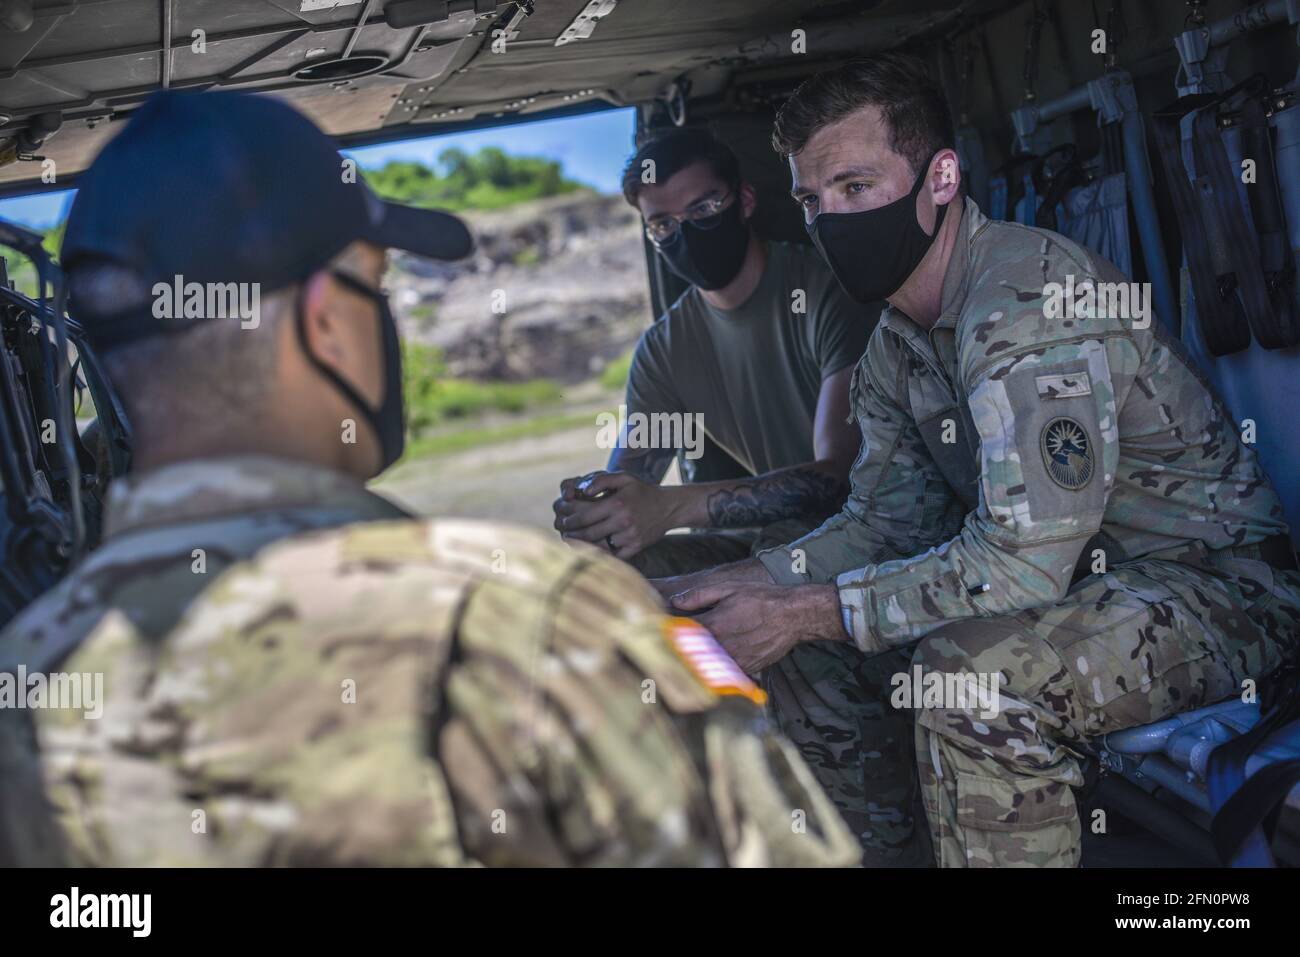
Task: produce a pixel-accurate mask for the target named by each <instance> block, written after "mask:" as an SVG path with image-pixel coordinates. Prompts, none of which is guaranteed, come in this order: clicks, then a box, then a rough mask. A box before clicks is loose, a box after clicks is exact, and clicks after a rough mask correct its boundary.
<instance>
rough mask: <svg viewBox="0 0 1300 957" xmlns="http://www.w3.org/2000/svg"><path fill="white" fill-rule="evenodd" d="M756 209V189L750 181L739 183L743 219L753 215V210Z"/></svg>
mask: <svg viewBox="0 0 1300 957" xmlns="http://www.w3.org/2000/svg"><path fill="white" fill-rule="evenodd" d="M756 209H758V191H757V190H755V189H754V186H753V184H752V183H741V184H740V211H741V213H742V214H743V215H744V217H745V219H749V218H750V217H751V216H753V215H754V210H756Z"/></svg>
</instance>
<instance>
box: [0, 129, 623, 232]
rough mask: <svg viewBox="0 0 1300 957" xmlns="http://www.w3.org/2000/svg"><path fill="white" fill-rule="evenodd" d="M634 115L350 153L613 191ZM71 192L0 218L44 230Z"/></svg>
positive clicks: (13, 203) (42, 197)
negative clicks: (528, 163) (533, 169)
mask: <svg viewBox="0 0 1300 957" xmlns="http://www.w3.org/2000/svg"><path fill="white" fill-rule="evenodd" d="M634 129H635V111H633V110H631V109H620V110H604V111H602V112H600V113H588V114H586V115H584V116H572V117H566V118H564V119H558V120H541V121H533V122H531V123H519V124H516V125H513V126H498V127H495V128H494V129H490V130H479V131H477V132H474V133H453V134H450V135H447V136H430V137H425V138H423V139H418V140H407V141H405V142H402V143H388V144H385V145H383V146H369V147H366V148H365V149H359V150H348V151H346V152H347V155H349V156H354V157H356V160H357V162H358V163H360V164H361V165H362V166H363V167H372V166H383V165H384V164H385V163H386V162H388V161H389V160H390V159H402V160H421V161H423V162H425V163H429V164H432V163H433V161H434V160H435V159H436V158H437V156H438V154H439V153H441V152H442V151H443V150H445V149H447V148H448V147H451V146H459V147H460V148H461V149H464V150H467V151H469V152H473V151H475V150H478V149H480V148H482V147H484V146H499V147H501V148H502V149H504V150H506V151H507V152H510V153H515V154H520V155H527V156H544V157H546V158H547V159H554V160H559V161H560V162H561V163H562V164H563V165H564V175H565V176H567V177H568V178H569V179H576V180H578V181H579V182H583V183H586V184H588V185H590V186H593V187H595V188H596V189H598V190H600V191H602V192H607V193H612V192H617V190H618V188H619V179H620V176H621V174H622V171H623V164H624V163H625V162H626V161H627V157H628V155H629V154H630V153H631V152H632V136H633V131H634ZM73 195H74V191H73V190H63V191H61V192H57V193H42V194H39V195H36V196H21V197H18V198H15V199H4V200H0V217H3V218H4V219H10V220H13V221H14V222H18V223H22V224H24V225H27V226H31V227H33V228H35V229H48V228H49V227H50V226H53V225H54V224H56V223H58V222H59V221H60V220H61V219H63V217H64V216H65V215H67V207H68V205H69V204H70V203H71V202H72V197H73Z"/></svg>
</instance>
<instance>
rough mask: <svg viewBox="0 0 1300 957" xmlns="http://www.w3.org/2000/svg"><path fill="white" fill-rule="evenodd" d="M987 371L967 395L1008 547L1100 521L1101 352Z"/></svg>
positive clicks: (1096, 346)
mask: <svg viewBox="0 0 1300 957" xmlns="http://www.w3.org/2000/svg"><path fill="white" fill-rule="evenodd" d="M1065 351H1068V352H1069V353H1070V357H1069V358H1067V359H1064V360H1060V361H1050V358H1051V354H1050V353H1049V357H1048V361H1044V358H1045V357H1044V356H1042V355H1036V354H1031V355H1027V356H1021V357H1018V358H1017V359H1016V360H1014V361H1013V362H1012V363H1011V364H1009V365H1005V366H1002V367H1000V368H998V369H995V370H994V371H993V372H992V373H991V374H990V375H988V376H987V377H986V378H985V379H984V380H983V381H981V382H980V383H979V384H978V386H977V387H976V388H975V390H974V391H973V392H972V394H971V399H970V407H971V414H972V416H973V417H974V419H975V425H976V428H977V430H978V431H979V434H980V439H981V443H982V463H981V464H982V482H983V492H984V497H985V502H986V503H987V506H988V511H989V514H990V516H991V517H992V519H993V521H994V522H996V523H997V525H999V526H1000V527H1002V528H1004V529H1006V530H1007V531H1008V532H1010V533H1012V534H1013V535H1014V537H1015V538H1016V539H1017V540H1020V541H1025V540H1036V539H1043V538H1055V537H1058V536H1061V535H1069V534H1071V531H1072V530H1073V529H1075V528H1078V529H1079V530H1080V531H1081V532H1082V531H1083V530H1085V529H1091V528H1092V527H1093V526H1095V525H1097V524H1099V523H1100V521H1101V516H1102V513H1103V511H1104V510H1105V505H1106V491H1107V487H1108V486H1109V484H1110V481H1111V475H1112V473H1113V471H1114V462H1115V459H1116V456H1117V450H1116V448H1115V441H1116V435H1117V432H1116V427H1115V413H1114V400H1113V398H1112V397H1111V396H1110V388H1111V386H1110V376H1109V371H1108V368H1107V362H1106V351H1105V348H1104V347H1103V346H1102V344H1101V343H1099V342H1098V343H1092V342H1084V343H1078V344H1071V345H1070V346H1068V347H1061V348H1058V349H1055V350H1052V352H1055V353H1060V352H1065Z"/></svg>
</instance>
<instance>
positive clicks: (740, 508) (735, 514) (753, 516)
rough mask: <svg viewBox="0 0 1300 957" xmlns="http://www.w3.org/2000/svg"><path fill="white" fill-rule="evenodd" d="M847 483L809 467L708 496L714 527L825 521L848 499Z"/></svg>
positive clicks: (789, 470) (791, 470)
mask: <svg viewBox="0 0 1300 957" xmlns="http://www.w3.org/2000/svg"><path fill="white" fill-rule="evenodd" d="M848 494H849V486H848V483H846V482H844V481H842V480H840V479H837V478H834V477H832V476H830V475H827V474H826V473H825V472H820V471H818V470H817V469H811V468H795V469H788V470H786V471H784V472H777V473H774V474H772V475H765V476H761V477H759V478H756V479H754V480H752V481H750V482H746V483H745V484H744V485H738V486H735V487H733V488H729V489H723V490H721V491H718V492H714V493H713V494H712V495H710V496H709V502H708V506H709V520H710V521H711V522H712V523H713V526H714V527H715V528H749V527H753V526H756V525H769V524H771V523H772V522H777V521H780V520H781V519H786V518H811V519H823V518H828V517H829V516H831V515H833V514H834V513H835V512H837V511H839V509H840V506H842V505H843V504H844V500H845V499H846V498H847V497H848Z"/></svg>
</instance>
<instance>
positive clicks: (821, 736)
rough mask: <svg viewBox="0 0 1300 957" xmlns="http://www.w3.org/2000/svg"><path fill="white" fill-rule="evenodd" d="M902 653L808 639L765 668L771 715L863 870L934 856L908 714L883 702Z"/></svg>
mask: <svg viewBox="0 0 1300 957" xmlns="http://www.w3.org/2000/svg"><path fill="white" fill-rule="evenodd" d="M909 657H910V654H909V652H908V651H891V652H886V653H885V654H882V655H872V656H870V657H868V656H867V655H864V654H863V653H862V652H861V651H859V650H858V648H857V647H856V646H855V645H853V644H852V643H850V642H847V641H813V642H808V643H806V644H802V645H798V646H797V647H796V648H795V649H794V650H793V651H792V652H791V653H790V654H788V655H786V656H785V657H784V658H783V659H781V660H780V661H778V662H777V663H776V664H774V665H772V666H771V667H769V668H768V669H767V670H766V671H765V672H764V673H763V690H765V691H766V692H767V694H768V704H769V707H770V709H771V712H772V717H773V720H774V721H775V722H776V724H777V727H778V728H779V729H780V730H781V732H782V733H783V734H784V735H785V736H786V737H787V738H789V739H790V740H791V741H792V742H794V745H795V747H796V748H798V750H799V754H800V756H801V757H802V758H803V759H804V761H805V762H806V763H807V764H808V767H809V768H811V769H812V773H813V775H814V776H815V777H816V778H817V781H818V783H819V784H821V786H822V788H823V790H825V791H826V793H827V794H828V795H829V796H830V799H831V801H832V802H833V803H834V804H835V806H836V807H837V808H838V809H839V811H840V815H841V816H842V817H843V818H844V820H845V822H846V823H847V824H848V825H849V829H850V830H852V831H853V833H854V834H856V835H857V837H858V842H859V843H860V844H861V845H862V864H863V866H864V867H928V866H930V864H931V862H932V859H933V852H932V851H931V849H930V840H929V834H928V832H927V831H926V829H925V827H924V826H919V822H920V821H921V819H922V817H923V811H922V808H921V804H920V794H919V791H918V788H917V779H916V766H915V758H914V751H915V749H914V746H913V743H912V741H913V733H914V732H913V721H912V712H911V711H909V710H906V709H902V708H895V707H893V705H892V704H891V701H890V697H891V687H892V683H893V678H894V676H895V675H897V674H902V673H904V672H906V670H907V667H908V660H909Z"/></svg>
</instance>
